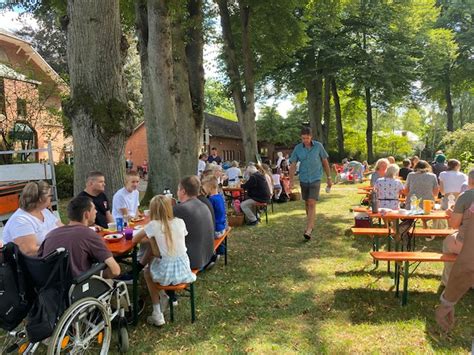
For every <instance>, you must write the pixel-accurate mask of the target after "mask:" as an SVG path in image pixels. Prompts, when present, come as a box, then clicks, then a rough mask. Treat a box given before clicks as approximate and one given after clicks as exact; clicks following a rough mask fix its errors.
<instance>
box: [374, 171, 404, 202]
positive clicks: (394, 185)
mask: <svg viewBox="0 0 474 355" xmlns="http://www.w3.org/2000/svg"><path fill="white" fill-rule="evenodd" d="M374 189H375V191H376V192H377V199H378V200H379V208H390V209H392V210H398V209H399V208H400V203H399V200H398V196H399V195H400V192H401V191H402V190H403V184H402V183H401V182H400V181H399V180H396V179H392V178H384V177H383V178H379V179H377V181H376V182H375V185H374Z"/></svg>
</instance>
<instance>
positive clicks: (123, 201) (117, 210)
mask: <svg viewBox="0 0 474 355" xmlns="http://www.w3.org/2000/svg"><path fill="white" fill-rule="evenodd" d="M139 183H140V177H139V176H138V173H136V172H128V173H127V174H126V175H125V187H122V188H121V189H120V190H118V191H117V192H116V193H115V194H114V197H113V199H112V216H113V217H114V219H116V218H119V217H124V218H127V217H130V218H133V217H138V216H139V214H140V213H139V211H138V206H139V205H140V200H139V193H138V190H137V189H138V184H139Z"/></svg>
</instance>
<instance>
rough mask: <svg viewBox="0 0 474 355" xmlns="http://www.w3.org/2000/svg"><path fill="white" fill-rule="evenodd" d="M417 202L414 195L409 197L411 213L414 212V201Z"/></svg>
mask: <svg viewBox="0 0 474 355" xmlns="http://www.w3.org/2000/svg"><path fill="white" fill-rule="evenodd" d="M417 200H418V198H417V197H416V195H411V197H410V210H411V211H415V210H416V201H417Z"/></svg>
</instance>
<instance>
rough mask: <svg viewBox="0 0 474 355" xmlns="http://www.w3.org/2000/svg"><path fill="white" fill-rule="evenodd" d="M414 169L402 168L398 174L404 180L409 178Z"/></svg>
mask: <svg viewBox="0 0 474 355" xmlns="http://www.w3.org/2000/svg"><path fill="white" fill-rule="evenodd" d="M412 171H413V170H412V169H410V168H401V169H400V171H399V173H398V176H400V177H401V178H402V179H403V180H406V179H407V176H408V174H410V173H411V172H412Z"/></svg>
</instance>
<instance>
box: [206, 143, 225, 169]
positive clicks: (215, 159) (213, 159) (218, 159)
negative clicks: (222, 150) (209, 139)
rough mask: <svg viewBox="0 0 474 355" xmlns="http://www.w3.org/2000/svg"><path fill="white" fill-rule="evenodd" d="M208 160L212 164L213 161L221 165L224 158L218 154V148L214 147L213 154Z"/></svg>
mask: <svg viewBox="0 0 474 355" xmlns="http://www.w3.org/2000/svg"><path fill="white" fill-rule="evenodd" d="M207 162H208V163H209V164H210V163H212V162H216V164H217V165H221V163H222V159H221V157H220V156H218V155H217V148H216V147H212V149H211V155H209V157H208V158H207Z"/></svg>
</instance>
